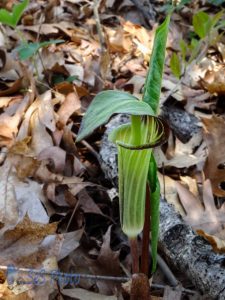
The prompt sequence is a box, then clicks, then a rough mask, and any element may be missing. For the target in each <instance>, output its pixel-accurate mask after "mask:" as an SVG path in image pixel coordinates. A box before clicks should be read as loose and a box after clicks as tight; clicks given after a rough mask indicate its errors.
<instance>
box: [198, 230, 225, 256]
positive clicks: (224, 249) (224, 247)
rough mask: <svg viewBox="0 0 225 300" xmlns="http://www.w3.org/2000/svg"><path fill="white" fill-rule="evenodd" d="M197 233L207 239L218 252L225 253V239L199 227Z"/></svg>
mask: <svg viewBox="0 0 225 300" xmlns="http://www.w3.org/2000/svg"><path fill="white" fill-rule="evenodd" d="M196 232H197V234H199V235H201V236H202V237H203V238H204V239H206V240H207V241H208V242H209V243H210V244H211V245H212V247H213V250H214V251H215V252H217V253H225V240H221V239H219V238H218V237H216V236H215V235H210V234H207V233H206V232H205V231H203V230H201V229H199V230H196Z"/></svg>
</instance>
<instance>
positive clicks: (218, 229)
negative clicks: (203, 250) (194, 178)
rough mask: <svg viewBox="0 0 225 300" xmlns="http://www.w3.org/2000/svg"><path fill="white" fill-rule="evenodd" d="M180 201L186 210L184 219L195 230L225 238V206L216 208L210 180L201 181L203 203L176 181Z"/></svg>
mask: <svg viewBox="0 0 225 300" xmlns="http://www.w3.org/2000/svg"><path fill="white" fill-rule="evenodd" d="M176 186H177V191H178V194H179V198H180V201H181V203H182V205H183V207H184V209H185V211H186V214H187V215H186V216H185V217H184V220H185V221H186V222H187V223H188V224H190V225H191V226H192V227H193V228H194V229H195V230H199V229H201V230H203V231H205V232H206V233H207V234H210V235H214V236H216V237H217V238H219V239H223V240H225V232H224V224H225V206H224V205H222V207H221V208H219V209H218V208H216V206H215V201H214V197H213V194H212V187H211V183H210V180H208V179H207V180H206V181H205V182H204V183H203V205H202V204H201V202H200V201H199V199H198V198H196V197H194V196H193V194H192V193H191V192H190V191H189V190H187V189H186V188H185V187H184V186H182V185H181V184H180V183H179V182H176Z"/></svg>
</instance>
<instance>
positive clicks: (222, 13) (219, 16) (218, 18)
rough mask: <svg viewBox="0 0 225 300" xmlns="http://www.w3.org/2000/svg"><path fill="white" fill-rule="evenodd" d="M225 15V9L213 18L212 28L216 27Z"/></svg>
mask: <svg viewBox="0 0 225 300" xmlns="http://www.w3.org/2000/svg"><path fill="white" fill-rule="evenodd" d="M223 15H224V9H222V10H221V11H219V12H218V13H217V14H215V15H214V16H213V17H212V18H211V24H212V25H211V26H212V27H215V26H216V24H217V23H218V22H219V20H220V19H221V18H222V16H223Z"/></svg>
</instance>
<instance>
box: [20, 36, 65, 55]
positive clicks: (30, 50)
mask: <svg viewBox="0 0 225 300" xmlns="http://www.w3.org/2000/svg"><path fill="white" fill-rule="evenodd" d="M63 42H64V40H50V41H46V42H41V43H38V42H36V43H23V44H22V45H20V46H19V47H17V48H16V50H17V52H18V54H19V59H20V60H26V59H28V58H30V57H32V56H34V55H35V54H36V53H37V52H38V50H39V49H40V48H43V47H47V46H49V45H51V44H59V43H63Z"/></svg>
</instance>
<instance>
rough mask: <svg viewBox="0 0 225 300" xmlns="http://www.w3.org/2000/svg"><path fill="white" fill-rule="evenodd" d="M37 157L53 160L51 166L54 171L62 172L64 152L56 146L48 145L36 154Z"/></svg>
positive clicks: (64, 158) (64, 160)
mask: <svg viewBox="0 0 225 300" xmlns="http://www.w3.org/2000/svg"><path fill="white" fill-rule="evenodd" d="M37 159H38V160H49V161H50V162H53V164H54V165H53V166H52V168H53V170H54V172H56V173H63V171H64V168H65V162H66V152H65V151H64V150H63V149H61V148H59V147H57V146H50V147H48V148H45V149H44V150H42V151H41V152H40V153H39V154H38V156H37Z"/></svg>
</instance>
